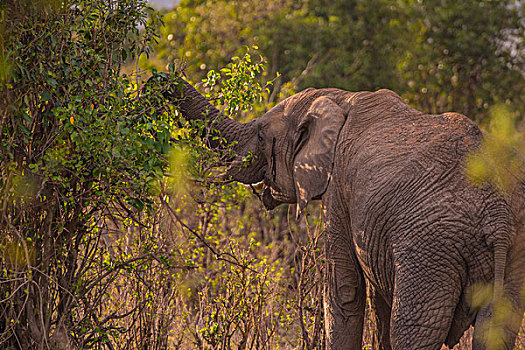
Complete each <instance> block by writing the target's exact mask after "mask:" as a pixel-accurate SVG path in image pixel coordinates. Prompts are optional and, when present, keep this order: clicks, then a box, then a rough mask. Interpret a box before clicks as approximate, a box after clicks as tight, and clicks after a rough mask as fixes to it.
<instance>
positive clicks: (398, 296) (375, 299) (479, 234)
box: [170, 83, 525, 349]
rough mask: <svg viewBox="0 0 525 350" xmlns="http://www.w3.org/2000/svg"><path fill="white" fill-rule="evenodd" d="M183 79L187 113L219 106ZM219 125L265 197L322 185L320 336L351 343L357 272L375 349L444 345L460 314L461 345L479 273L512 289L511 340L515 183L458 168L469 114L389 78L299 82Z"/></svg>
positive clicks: (520, 232) (523, 255)
mask: <svg viewBox="0 0 525 350" xmlns="http://www.w3.org/2000/svg"><path fill="white" fill-rule="evenodd" d="M182 90H183V91H182V94H171V95H170V98H171V99H172V101H173V102H174V103H176V104H178V105H179V107H180V110H181V112H182V114H183V116H184V117H185V118H187V119H202V118H208V119H209V120H214V119H215V118H217V117H218V116H219V111H217V110H216V109H215V108H213V107H212V106H211V105H209V104H208V102H207V101H206V99H205V98H203V97H202V96H201V95H200V94H199V93H198V92H197V91H196V90H194V89H193V88H192V87H191V86H190V85H189V84H187V83H185V85H184V88H183V89H182ZM181 96H182V97H181ZM217 129H218V130H219V131H220V132H221V135H222V136H223V137H224V138H225V139H226V140H227V141H228V142H233V141H236V142H237V145H236V146H235V152H236V154H238V155H239V156H240V157H242V156H243V155H247V154H248V152H252V153H253V155H254V156H255V160H254V161H253V163H252V164H251V166H249V167H241V166H240V165H239V164H240V162H238V161H235V160H234V162H233V163H232V166H231V168H230V174H231V175H232V176H233V178H234V179H236V180H237V181H241V182H243V183H257V182H260V181H264V183H265V184H266V186H267V188H266V190H265V192H264V195H263V202H264V204H265V206H266V207H267V208H268V209H271V208H273V207H275V206H276V205H278V204H280V203H297V206H298V210H302V209H304V207H305V206H306V204H307V203H308V202H309V201H310V200H312V199H322V201H323V207H324V208H325V216H326V227H325V235H326V284H325V296H324V305H325V326H326V339H327V344H326V346H327V348H328V349H361V346H362V330H363V316H364V307H365V300H366V290H365V280H366V281H368V282H369V285H370V291H369V292H370V295H369V296H370V299H371V304H372V309H373V310H372V311H373V315H374V317H375V321H376V324H377V329H378V332H377V340H378V341H377V344H376V346H377V347H378V348H380V349H390V348H392V349H440V348H441V345H442V344H443V343H445V344H447V345H449V346H450V347H452V346H454V345H455V344H456V343H457V342H458V341H459V338H460V337H461V335H462V334H463V332H464V331H465V330H466V329H467V328H468V327H469V326H470V325H474V326H475V337H474V338H475V340H474V344H473V348H474V349H485V348H486V345H485V342H484V340H483V339H484V337H485V336H486V333H487V329H488V326H487V325H488V324H489V323H488V320H489V319H490V318H491V314H492V306H491V304H492V302H490V301H489V302H488V303H487V305H485V306H482V307H478V308H474V307H472V306H471V305H472V304H471V303H470V302H469V300H470V299H471V298H472V288H471V287H472V286H473V285H478V284H488V283H494V284H495V287H494V289H495V292H494V295H493V299H500V298H501V296H504V297H505V298H506V299H507V300H508V301H510V305H511V308H512V312H508V315H509V316H508V317H507V320H506V321H505V324H504V327H505V328H504V329H505V332H504V334H503V337H502V340H503V341H504V345H505V346H504V348H506V349H511V348H513V344H514V341H515V337H516V334H517V332H518V329H519V326H520V324H521V315H523V311H524V305H523V300H522V299H521V296H520V294H521V286H522V284H523V281H524V277H525V276H524V267H525V237H524V236H525V233H524V229H523V221H524V220H523V217H524V212H525V205H524V201H525V185H524V184H523V182H520V181H516V182H515V184H514V188H513V189H512V190H511V191H510V192H509V193H510V194H508V195H504V194H501V192H498V191H496V190H494V189H493V187H491V185H489V184H483V185H481V186H477V187H473V186H472V185H471V183H470V182H469V181H468V180H467V179H466V177H465V157H466V155H467V153H469V152H472V151H474V150H476V149H477V147H478V146H479V145H480V143H481V142H482V139H483V135H482V133H481V132H480V130H479V128H478V127H477V126H476V125H475V124H474V123H473V122H472V121H470V120H469V119H467V118H466V117H464V116H462V115H459V114H455V113H445V114H442V115H427V114H423V113H421V112H419V111H417V110H415V109H413V108H411V107H409V106H408V105H407V104H405V103H404V102H403V101H402V100H401V98H400V97H399V96H397V95H396V94H395V93H393V92H391V91H388V90H380V91H377V92H358V93H353V92H347V91H342V90H338V89H318V90H314V89H309V90H305V91H303V92H300V93H298V94H296V95H294V96H292V97H290V98H288V99H286V100H284V101H282V102H281V103H280V104H278V105H277V106H275V107H274V108H272V109H271V110H270V111H268V112H267V113H266V114H264V115H263V116H261V117H260V118H258V119H256V120H254V121H252V122H250V123H247V124H241V123H238V122H236V121H233V120H230V119H227V118H226V119H224V120H223V121H221V122H219V123H218V124H217ZM213 146H219V147H220V145H219V144H217V143H215V144H214V145H213ZM524 164H525V163H524ZM512 314H514V315H515V317H510V315H512ZM483 325H484V326H485V327H484V326H483Z"/></svg>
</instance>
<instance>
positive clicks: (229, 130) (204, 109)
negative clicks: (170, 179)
mask: <svg viewBox="0 0 525 350" xmlns="http://www.w3.org/2000/svg"><path fill="white" fill-rule="evenodd" d="M157 77H159V75H157V76H154V77H152V78H150V80H148V83H150V81H151V80H152V79H157ZM160 79H162V80H164V81H166V82H167V80H168V79H167V77H166V76H164V75H162V76H160ZM148 83H147V84H148ZM164 96H165V97H167V98H168V99H169V100H170V101H171V102H172V103H173V104H175V105H176V106H177V107H178V108H179V111H180V112H181V113H182V116H183V117H184V118H185V119H186V120H202V121H203V122H204V123H205V130H204V131H205V133H206V135H205V139H206V142H207V143H208V145H209V146H210V147H211V148H221V147H224V146H226V145H230V144H233V143H236V144H237V145H236V146H234V148H235V150H236V151H238V150H241V149H242V145H240V144H241V143H243V140H244V139H245V138H246V136H245V134H246V133H250V128H251V123H247V124H242V123H239V122H238V121H236V120H233V119H231V118H228V117H226V116H224V115H222V113H221V112H220V111H219V110H218V109H217V108H215V107H214V106H213V105H212V104H211V103H210V102H209V101H208V99H207V98H206V97H204V96H202V95H201V94H200V93H199V92H198V91H197V90H196V89H195V88H194V87H193V86H192V85H191V84H189V83H188V82H187V81H186V80H184V79H182V78H178V79H177V81H176V84H175V86H172V87H171V88H170V87H168V90H166V91H165V92H164ZM219 136H220V137H219ZM221 138H223V139H224V140H225V141H226V143H225V144H223V143H221Z"/></svg>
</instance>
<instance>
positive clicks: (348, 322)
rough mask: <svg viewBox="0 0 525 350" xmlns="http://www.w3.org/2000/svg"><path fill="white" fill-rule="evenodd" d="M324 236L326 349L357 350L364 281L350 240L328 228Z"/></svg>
mask: <svg viewBox="0 0 525 350" xmlns="http://www.w3.org/2000/svg"><path fill="white" fill-rule="evenodd" d="M325 234H326V247H325V250H326V278H325V290H324V309H325V327H326V348H327V349H334V350H339V349H345V350H346V349H348V350H350V349H351V350H360V349H361V346H362V341H363V339H362V338H363V319H364V311H365V310H364V309H365V300H366V289H365V282H364V278H363V275H362V272H361V270H360V267H359V265H358V263H357V260H356V258H355V255H354V253H353V250H352V245H351V243H350V239H349V237H348V236H347V235H345V234H341V233H340V232H337V231H334V230H332V229H331V228H330V227H328V228H327V230H326V231H325Z"/></svg>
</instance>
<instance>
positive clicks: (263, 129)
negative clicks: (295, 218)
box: [150, 77, 346, 213]
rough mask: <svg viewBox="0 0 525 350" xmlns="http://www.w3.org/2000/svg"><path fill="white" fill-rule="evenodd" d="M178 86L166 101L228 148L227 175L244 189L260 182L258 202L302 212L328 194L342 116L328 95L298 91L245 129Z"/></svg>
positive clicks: (193, 91)
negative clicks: (292, 206)
mask: <svg viewBox="0 0 525 350" xmlns="http://www.w3.org/2000/svg"><path fill="white" fill-rule="evenodd" d="M154 78H155V77H154ZM154 78H152V79H154ZM150 81H151V80H150ZM179 85H180V88H178V89H171V92H170V93H169V96H168V97H169V98H170V100H171V101H172V102H173V103H175V104H176V105H177V106H178V107H179V110H180V112H181V113H182V115H183V117H184V118H186V119H187V120H203V121H205V122H206V123H207V125H209V126H210V127H211V128H213V129H214V130H216V131H217V132H218V133H219V134H220V138H221V139H223V140H225V141H226V143H227V144H230V145H232V147H233V151H234V154H235V155H236V156H235V157H234V159H233V160H232V161H231V163H230V167H229V170H228V173H229V174H230V175H231V176H232V178H233V179H234V180H236V181H239V182H242V183H245V184H254V183H259V182H261V181H264V185H265V189H264V192H263V195H262V200H263V203H264V205H265V207H266V208H267V209H268V210H270V209H273V208H274V207H276V206H277V205H279V204H281V203H297V207H298V211H297V212H298V213H300V212H301V211H302V210H303V209H304V208H305V207H306V205H307V203H308V202H309V201H310V200H312V199H318V198H320V196H321V195H322V194H323V193H324V192H325V191H326V188H327V186H328V183H329V181H330V179H331V172H332V168H333V159H334V152H335V145H336V142H337V138H338V136H339V132H340V130H341V128H342V126H343V124H344V122H345V117H346V115H345V113H344V112H343V110H342V109H341V108H340V107H339V106H338V104H337V103H336V102H334V100H332V99H331V98H329V97H327V96H326V91H323V92H321V90H315V89H308V90H305V91H302V92H300V93H298V94H296V95H294V96H292V97H289V98H288V99H286V100H284V101H282V102H281V103H279V104H278V105H276V106H275V107H273V108H272V109H271V110H269V111H268V112H267V113H265V114H264V115H262V116H260V117H259V118H257V119H255V120H253V121H251V122H248V123H244V124H243V123H239V122H237V121H235V120H233V119H231V118H228V117H226V116H223V115H221V113H220V111H219V110H217V109H216V108H215V107H213V106H212V105H211V104H210V103H209V101H208V100H207V99H206V98H205V97H204V96H202V95H201V94H200V93H199V92H197V90H196V89H195V88H194V87H193V86H191V85H190V84H189V83H187V82H186V81H184V80H183V79H180V84H179ZM323 90H326V89H323ZM333 90H334V92H335V91H338V90H336V89H333ZM208 131H210V130H209V129H208ZM208 134H210V135H212V136H213V137H211V138H209V141H208V143H209V144H210V146H211V147H215V148H221V147H223V146H224V143H222V142H220V141H219V138H217V137H216V136H217V135H216V134H214V133H213V132H211V133H210V132H209V133H208ZM247 156H250V158H251V162H250V163H249V164H246V162H244V161H243V159H246V157H247Z"/></svg>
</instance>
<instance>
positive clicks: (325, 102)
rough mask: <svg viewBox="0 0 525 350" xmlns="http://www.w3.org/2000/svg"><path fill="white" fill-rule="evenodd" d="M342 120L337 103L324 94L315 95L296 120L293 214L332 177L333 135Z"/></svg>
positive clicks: (337, 133) (341, 113) (320, 192)
mask: <svg viewBox="0 0 525 350" xmlns="http://www.w3.org/2000/svg"><path fill="white" fill-rule="evenodd" d="M344 122H345V115H344V112H343V110H342V109H341V107H339V106H338V105H337V104H336V103H335V102H334V101H332V100H331V99H329V98H328V97H319V98H317V99H316V100H315V101H314V102H313V103H312V105H311V106H310V109H309V110H308V112H307V113H306V115H305V116H304V118H303V120H301V122H300V123H299V125H298V128H297V133H296V138H295V148H294V152H295V155H294V164H293V169H294V183H295V193H296V196H297V215H299V214H300V213H301V212H302V211H303V209H304V208H305V207H306V205H307V204H308V202H309V201H310V200H311V199H312V198H316V197H319V196H321V195H322V194H323V193H324V192H325V191H326V188H327V187H328V183H329V181H330V179H331V177H332V169H333V165H334V155H335V147H336V144H337V139H338V137H339V132H340V131H341V128H342V127H343V124H344Z"/></svg>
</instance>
